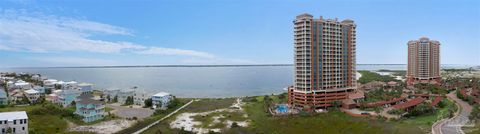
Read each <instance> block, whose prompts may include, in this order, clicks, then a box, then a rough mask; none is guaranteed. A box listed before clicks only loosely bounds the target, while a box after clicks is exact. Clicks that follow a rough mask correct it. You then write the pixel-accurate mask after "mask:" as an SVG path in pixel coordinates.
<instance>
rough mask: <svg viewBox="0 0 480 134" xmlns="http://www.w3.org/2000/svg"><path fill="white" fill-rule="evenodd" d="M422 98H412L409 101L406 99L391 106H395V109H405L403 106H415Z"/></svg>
mask: <svg viewBox="0 0 480 134" xmlns="http://www.w3.org/2000/svg"><path fill="white" fill-rule="evenodd" d="M424 100H425V99H424V98H421V97H418V98H415V99H412V100H410V101H407V102H405V103H402V104H398V105H395V106H393V108H395V109H405V108H409V107H413V106H416V105H418V104H420V103H422V102H423V101H424Z"/></svg>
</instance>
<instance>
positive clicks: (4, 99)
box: [0, 88, 8, 105]
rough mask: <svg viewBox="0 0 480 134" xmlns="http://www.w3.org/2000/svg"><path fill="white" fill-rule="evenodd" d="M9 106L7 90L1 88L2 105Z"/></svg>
mask: <svg viewBox="0 0 480 134" xmlns="http://www.w3.org/2000/svg"><path fill="white" fill-rule="evenodd" d="M7 104H8V97H7V92H5V89H3V88H0V105H7Z"/></svg>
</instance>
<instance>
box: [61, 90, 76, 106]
mask: <svg viewBox="0 0 480 134" xmlns="http://www.w3.org/2000/svg"><path fill="white" fill-rule="evenodd" d="M80 94H81V92H80V91H78V90H61V91H60V92H59V93H58V94H57V95H58V101H57V103H58V104H60V105H62V106H63V107H68V106H70V104H72V102H73V101H75V98H76V97H78V96H80Z"/></svg>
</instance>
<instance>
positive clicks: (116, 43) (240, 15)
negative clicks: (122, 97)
mask: <svg viewBox="0 0 480 134" xmlns="http://www.w3.org/2000/svg"><path fill="white" fill-rule="evenodd" d="M302 13H309V14H312V15H314V17H315V18H319V17H320V16H324V18H338V19H340V20H343V19H352V20H354V21H355V23H356V24H357V64H406V61H407V57H406V55H407V45H406V44H407V42H408V41H409V40H415V39H419V38H420V37H424V36H425V37H429V38H430V39H433V40H438V41H440V43H441V54H440V55H441V64H469V65H480V1H478V0H402V1H396V0H321V1H320V0H318V1H308V0H304V1H299V0H202V1H198V0H168V1H161V0H131V1H129V0H102V1H96V0H69V1H60V0H47V1H33V0H0V67H53V66H116V65H206V64H292V63H293V23H292V21H293V19H294V18H295V16H296V15H299V14H302Z"/></svg>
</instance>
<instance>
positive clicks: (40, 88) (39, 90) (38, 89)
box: [33, 86, 45, 94]
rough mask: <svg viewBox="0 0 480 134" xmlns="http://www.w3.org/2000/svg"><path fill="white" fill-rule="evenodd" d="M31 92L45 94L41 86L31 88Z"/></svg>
mask: <svg viewBox="0 0 480 134" xmlns="http://www.w3.org/2000/svg"><path fill="white" fill-rule="evenodd" d="M33 90H35V91H37V92H38V93H40V94H45V88H44V87H42V86H33Z"/></svg>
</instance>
